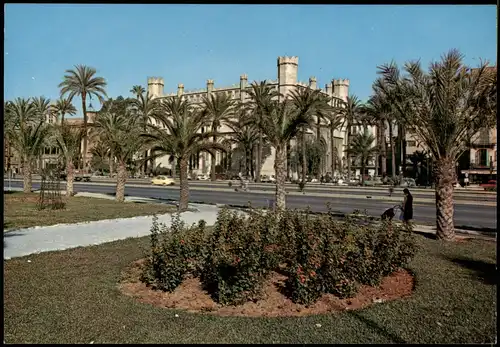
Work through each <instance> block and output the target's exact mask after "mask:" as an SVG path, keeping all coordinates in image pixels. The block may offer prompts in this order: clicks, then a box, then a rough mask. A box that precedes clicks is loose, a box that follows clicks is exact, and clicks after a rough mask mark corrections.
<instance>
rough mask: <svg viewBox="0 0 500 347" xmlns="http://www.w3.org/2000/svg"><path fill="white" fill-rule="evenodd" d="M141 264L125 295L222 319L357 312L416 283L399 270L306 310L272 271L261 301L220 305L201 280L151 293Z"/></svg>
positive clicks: (130, 272) (127, 277) (130, 275)
mask: <svg viewBox="0 0 500 347" xmlns="http://www.w3.org/2000/svg"><path fill="white" fill-rule="evenodd" d="M142 263H143V260H139V261H135V262H134V263H133V264H132V265H131V266H130V267H129V268H128V269H127V271H126V272H125V273H124V276H123V280H122V282H121V283H120V285H119V287H120V290H121V291H122V293H124V294H125V295H128V296H132V297H134V298H136V299H137V300H139V301H140V302H143V303H147V304H152V305H155V306H160V307H165V308H176V309H183V310H187V311H188V312H196V313H200V312H206V313H210V314H216V315H219V316H246V317H286V316H307V315H315V314H324V313H329V312H336V311H344V310H357V309H360V308H364V307H366V306H369V305H372V304H374V303H375V302H381V301H390V300H395V299H400V298H403V297H407V296H410V295H411V293H412V291H413V284H414V280H413V276H412V275H411V274H410V273H409V272H408V271H406V270H403V269H400V270H398V271H397V272H395V273H393V274H392V275H390V276H387V277H386V278H384V279H383V280H382V283H381V284H380V286H378V287H370V286H364V285H363V286H361V287H360V289H359V291H358V293H357V295H356V296H355V297H354V298H350V299H339V298H338V297H336V296H334V295H332V294H325V295H323V296H322V297H321V298H320V299H319V300H318V301H317V302H316V303H315V304H313V305H311V306H309V307H306V306H304V305H298V304H294V303H293V302H292V301H291V300H290V299H288V298H287V297H285V296H284V295H283V294H281V293H280V291H279V287H281V286H282V285H283V283H284V281H285V280H286V276H283V275H281V274H278V273H276V272H273V273H272V274H271V277H270V279H269V281H268V283H266V284H265V286H264V290H263V297H262V299H261V300H259V301H258V302H256V303H254V302H247V303H245V304H243V305H240V306H220V305H218V304H217V303H215V302H214V301H213V300H212V298H211V297H210V295H209V294H208V293H207V292H205V291H204V290H203V289H202V287H201V283H200V281H199V279H198V278H187V279H186V280H184V282H183V283H182V284H181V285H180V286H179V287H178V288H177V289H176V290H175V291H174V292H173V293H165V292H162V291H157V290H152V289H151V288H149V287H147V286H146V285H145V284H144V283H142V282H140V280H139V276H140V271H141V269H140V267H141V264H142Z"/></svg>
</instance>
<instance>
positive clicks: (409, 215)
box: [402, 188, 413, 224]
mask: <svg viewBox="0 0 500 347" xmlns="http://www.w3.org/2000/svg"><path fill="white" fill-rule="evenodd" d="M403 194H404V200H403V206H402V214H403V222H404V223H405V224H408V222H409V221H410V220H411V219H413V196H412V195H411V193H410V191H409V190H408V188H405V189H403Z"/></svg>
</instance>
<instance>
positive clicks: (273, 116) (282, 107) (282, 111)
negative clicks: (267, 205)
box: [261, 100, 308, 210]
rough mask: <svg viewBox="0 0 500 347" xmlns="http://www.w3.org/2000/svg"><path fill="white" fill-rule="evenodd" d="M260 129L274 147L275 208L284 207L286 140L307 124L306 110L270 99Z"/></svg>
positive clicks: (289, 103)
mask: <svg viewBox="0 0 500 347" xmlns="http://www.w3.org/2000/svg"><path fill="white" fill-rule="evenodd" d="M263 114H264V115H265V116H264V117H263V119H262V123H261V130H262V133H263V134H264V136H265V137H266V138H267V139H268V141H269V143H270V144H271V146H273V147H274V149H275V159H274V171H275V176H276V195H275V197H276V208H277V209H278V210H283V209H285V207H286V200H285V198H286V191H285V180H286V166H285V165H286V154H287V153H286V148H287V144H288V142H289V141H290V140H291V139H292V138H293V137H295V136H296V135H297V133H298V131H299V129H300V128H301V127H302V126H304V125H306V124H308V118H307V114H308V110H307V109H302V110H298V109H296V108H295V107H294V104H293V102H291V101H289V100H284V101H283V102H278V101H272V102H270V103H269V104H268V105H267V106H266V109H265V110H264V113H263Z"/></svg>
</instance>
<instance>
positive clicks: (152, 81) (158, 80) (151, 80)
mask: <svg viewBox="0 0 500 347" xmlns="http://www.w3.org/2000/svg"><path fill="white" fill-rule="evenodd" d="M164 83H165V82H164V81H163V78H161V77H148V84H161V85H163V84H164Z"/></svg>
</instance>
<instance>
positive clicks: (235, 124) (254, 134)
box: [227, 105, 263, 176]
mask: <svg viewBox="0 0 500 347" xmlns="http://www.w3.org/2000/svg"><path fill="white" fill-rule="evenodd" d="M227 126H228V127H229V128H230V129H231V131H232V132H230V133H229V136H230V139H229V142H230V143H234V144H236V145H237V146H238V147H240V148H241V149H243V152H244V153H245V163H246V164H245V174H246V175H247V176H248V175H249V169H250V161H251V160H252V157H251V154H250V153H251V151H252V148H254V147H255V144H258V141H259V139H263V137H262V133H261V132H260V131H259V130H260V129H259V128H257V126H256V125H255V123H254V122H253V121H252V120H250V119H249V117H248V110H247V109H246V108H245V106H244V105H239V106H238V107H237V108H236V118H235V119H232V120H229V121H228V122H227ZM257 156H258V155H257ZM256 171H258V170H256Z"/></svg>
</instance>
